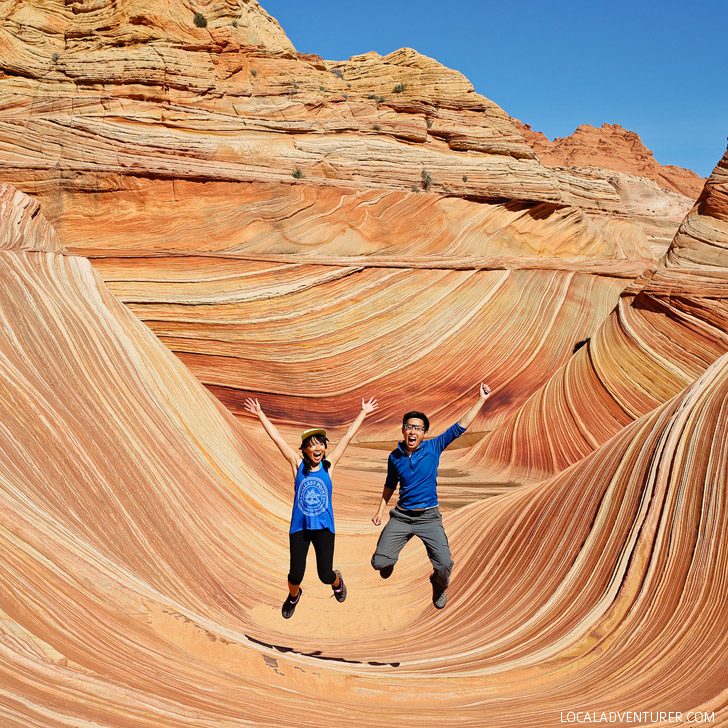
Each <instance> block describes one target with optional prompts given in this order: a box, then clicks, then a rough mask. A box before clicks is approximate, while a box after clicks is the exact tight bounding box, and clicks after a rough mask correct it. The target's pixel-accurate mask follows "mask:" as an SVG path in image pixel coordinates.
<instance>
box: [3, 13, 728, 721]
mask: <svg viewBox="0 0 728 728" xmlns="http://www.w3.org/2000/svg"><path fill="white" fill-rule="evenodd" d="M196 13H199V14H200V15H201V16H202V17H201V18H200V17H198V18H197V23H198V24H196V21H195V14H196ZM0 18H1V19H2V22H1V23H0V50H1V51H2V56H3V61H4V62H3V64H2V70H0V164H1V165H2V176H3V179H4V180H7V181H9V182H12V183H13V184H14V185H15V186H16V187H18V188H20V189H22V190H24V191H25V192H27V193H29V194H30V195H32V198H33V199H29V198H28V197H25V196H24V195H23V194H21V193H20V192H18V191H17V190H15V189H13V188H11V187H8V186H2V187H0V212H2V215H0V225H1V227H0V258H2V260H1V261H0V263H2V265H0V275H1V276H2V286H0V363H1V365H2V370H3V378H2V380H0V513H2V521H0V559H1V561H0V563H1V564H2V568H0V661H1V663H2V667H1V668H0V670H1V672H2V678H3V679H2V680H0V724H1V725H2V726H3V728H4V726H5V725H7V726H9V727H10V728H28V727H29V726H33V727H34V728H36V727H38V726H40V727H41V728H57V727H58V726H68V727H69V728H78V727H79V726H109V727H114V728H116V727H117V726H118V727H120V728H121V727H128V728H131V727H132V726H133V727H134V728H136V727H137V726H149V728H168V727H169V728H172V727H174V728H178V727H179V728H181V727H182V726H185V727H189V726H195V728H201V727H204V728H220V727H221V726H222V727H226V726H231V727H232V726H245V725H251V726H256V727H258V726H276V727H277V726H284V725H285V726H288V725H294V726H296V725H299V726H304V725H317V726H318V725H335V726H344V725H347V726H348V725H351V726H367V727H369V726H382V728H385V727H386V728H390V727H391V726H392V725H407V726H410V725H411V726H415V725H417V726H420V725H423V724H428V723H437V724H438V725H439V724H442V723H444V724H446V725H458V726H470V727H472V728H483V726H504V727H505V726H508V727H512V726H519V727H520V726H523V727H524V728H526V727H528V728H530V727H532V726H550V725H553V726H557V725H563V722H564V717H563V716H564V715H567V714H568V712H569V711H585V710H589V711H600V712H601V711H607V712H609V711H625V710H640V711H654V715H656V716H658V712H659V711H665V710H672V711H675V710H681V711H683V713H684V714H686V713H687V711H688V710H695V709H698V710H706V711H709V712H710V711H716V716H717V720H716V721H715V723H714V724H716V725H721V724H722V725H726V724H728V721H726V719H725V717H724V715H723V711H724V706H725V703H726V702H727V701H728V696H727V695H726V692H725V686H726V684H728V681H727V680H726V678H727V677H728V675H727V674H726V672H727V669H726V668H727V663H726V658H725V654H726V650H725V641H726V636H725V629H724V624H725V621H726V620H725V617H726V614H725V612H726V603H727V601H728V600H726V594H725V584H724V580H723V579H722V577H721V574H722V573H723V572H724V571H725V553H724V547H723V544H724V542H725V508H724V503H723V501H722V493H723V492H724V491H725V487H726V468H725V462H724V460H725V457H724V452H725V446H724V443H725V439H726V432H725V430H726V417H725V412H724V410H725V408H724V405H723V403H724V401H725V395H726V388H727V387H728V363H727V362H726V359H725V356H722V355H723V353H724V352H725V351H726V348H728V347H726V339H725V331H726V321H725V318H726V317H725V311H724V308H725V306H724V303H725V294H724V287H725V273H724V271H725V260H724V255H725V250H724V247H725V239H726V238H725V234H726V231H725V225H726V213H725V200H726V192H725V178H726V167H725V161H724V162H723V163H721V165H720V166H719V167H718V169H717V170H716V172H715V173H714V175H713V177H711V180H710V182H709V184H708V186H707V187H706V190H705V192H704V193H703V195H702V196H701V197H700V199H699V201H698V203H697V206H696V207H695V209H694V210H693V212H692V213H691V214H690V215H689V216H688V218H687V219H686V220H685V222H684V223H683V225H682V227H681V228H680V231H679V233H678V234H677V236H675V238H674V241H673V242H672V245H671V247H670V250H669V252H668V254H667V256H665V258H664V259H663V260H662V261H661V262H659V264H658V259H659V258H661V256H662V255H663V253H664V252H665V250H666V249H667V246H668V244H670V241H672V240H673V237H674V233H675V230H676V229H677V226H678V224H679V221H680V219H681V218H682V216H683V215H684V213H685V212H687V211H688V210H689V209H690V207H691V206H692V205H693V202H694V199H693V197H691V195H693V196H694V193H693V192H691V191H690V190H683V188H679V189H680V190H683V191H686V192H689V193H690V194H689V195H685V194H682V193H681V192H680V191H675V190H674V189H672V188H671V189H665V187H664V186H662V185H661V183H660V182H659V181H655V179H654V178H652V177H650V176H649V175H647V176H642V172H641V170H639V169H637V170H635V169H631V168H630V169H627V170H624V171H614V170H613V169H609V167H608V165H606V164H605V165H604V166H600V164H602V162H600V163H599V164H596V165H594V164H586V165H585V166H580V165H582V164H583V163H582V162H578V163H577V162H574V163H572V162H571V161H570V162H569V163H568V164H565V165H555V166H551V165H550V163H549V162H548V161H546V160H543V159H539V153H538V152H537V151H535V150H534V148H533V147H532V146H531V145H530V144H529V143H528V140H527V138H526V137H524V135H523V133H522V131H521V130H520V129H519V127H518V125H517V124H516V123H515V122H514V120H512V119H511V118H510V117H509V116H508V114H507V113H506V112H505V111H503V110H502V109H500V108H499V107H498V106H497V105H496V104H494V103H493V102H492V101H490V100H488V99H486V98H484V97H482V96H479V95H478V94H475V92H474V91H473V89H472V87H471V85H470V84H469V82H468V81H467V79H465V78H464V77H463V76H462V75H461V74H459V73H458V72H457V71H453V70H450V69H447V68H444V67H443V66H442V65H440V64H439V63H437V62H436V61H434V60H433V59H429V58H426V57H424V56H422V55H420V54H418V53H417V52H415V51H413V50H411V49H402V50H400V51H397V52H395V53H392V54H389V55H388V56H385V57H381V56H379V55H377V54H373V53H372V54H364V55H362V56H357V57H354V58H351V59H349V60H348V61H341V62H334V61H325V60H322V59H320V58H319V57H317V56H313V55H306V56H304V55H300V54H297V53H296V51H295V49H294V48H293V46H292V45H291V43H290V41H289V40H288V39H287V38H286V36H285V34H284V33H283V31H282V30H281V29H280V27H279V26H278V24H277V23H276V22H275V21H274V20H273V19H272V18H270V17H269V16H268V15H267V13H265V11H264V10H263V9H262V8H261V7H260V6H259V5H258V4H257V3H255V2H246V1H241V2H222V1H221V0H209V1H208V2H206V3H204V4H203V3H199V4H198V5H196V6H192V5H189V4H186V3H183V2H160V3H155V4H154V9H153V12H152V11H151V10H150V7H149V5H148V4H146V3H140V2H133V1H132V0H122V1H121V2H105V1H104V0H100V1H99V2H86V1H84V0H75V1H74V2H65V3H64V2H61V1H60V0H53V1H51V0H46V1H45V2H36V3H28V2H23V1H22V0H21V1H19V2H5V3H0ZM586 161H589V160H586ZM592 161H593V160H592ZM39 204H40V207H39ZM40 209H42V210H43V213H44V214H45V215H46V216H47V217H48V219H49V220H50V222H51V223H52V225H53V228H54V229H55V230H56V231H57V233H58V237H56V234H55V233H54V232H53V229H52V228H51V227H50V225H49V224H48V223H47V222H46V220H45V219H44V217H43V215H42V214H40ZM119 301H122V302H123V303H125V304H127V306H126V307H125V306H124V305H122V303H120V302H119ZM615 305H616V306H617V309H616V310H615V311H614V312H613V313H612V314H611V315H610V312H611V311H612V310H613V309H614V307H615ZM140 319H141V320H142V321H143V322H144V323H145V324H146V326H145V325H144V324H142V323H140ZM154 334H156V335H157V336H156V337H155V335H154ZM587 339H588V340H589V343H588V344H586V345H583V346H581V348H579V346H580V344H582V343H583V342H584V341H586V340H587ZM163 344H164V345H166V346H163ZM575 349H577V351H576V354H574V350H575ZM170 350H171V351H173V352H174V353H175V354H176V356H174V355H173V354H171V353H170ZM483 378H485V379H487V380H488V382H489V383H490V384H491V386H492V388H493V390H494V393H493V396H492V398H491V400H490V402H489V403H488V406H487V408H486V409H485V411H484V412H483V414H482V415H481V416H480V417H479V419H478V420H477V422H476V423H475V425H474V426H473V427H472V428H471V432H469V433H467V435H466V436H464V437H463V438H462V439H461V440H460V441H459V442H458V443H457V444H456V446H457V448H461V447H462V446H473V447H472V449H470V450H463V449H455V448H454V449H453V450H452V451H451V452H448V453H446V456H445V457H444V458H443V467H442V468H441V473H440V476H441V477H440V497H441V504H442V507H443V510H444V512H445V514H446V519H447V527H448V532H449V534H450V539H451V543H452V546H453V550H454V557H455V560H456V571H455V577H454V580H453V585H452V588H451V590H450V593H449V598H448V606H447V608H446V610H445V611H444V612H436V611H435V610H434V608H433V607H432V606H431V605H430V601H429V600H430V589H429V582H428V581H427V574H428V569H427V564H426V562H425V559H424V555H423V552H422V551H421V549H416V548H414V546H412V547H410V548H409V549H408V550H407V551H405V553H404V554H403V558H402V559H401V561H400V562H399V563H398V566H397V570H396V572H395V574H394V576H393V577H392V578H391V579H390V580H388V581H387V582H384V581H382V580H381V579H379V577H378V576H377V575H376V574H375V573H374V572H373V571H372V570H371V569H370V567H369V566H368V561H369V558H370V555H371V552H372V550H373V548H374V544H375V542H376V538H377V529H375V528H374V527H373V526H372V525H371V523H370V521H369V518H370V516H371V515H372V511H373V510H374V507H375V505H376V503H377V500H378V498H379V494H380V493H381V486H382V482H383V479H384V473H385V462H386V461H385V458H386V448H387V447H388V446H390V445H391V444H392V443H393V442H394V440H395V439H396V438H397V435H398V424H399V421H400V417H401V415H402V412H403V411H404V410H406V409H409V408H410V407H413V408H417V409H424V410H425V411H427V412H428V413H429V414H430V416H431V420H432V422H433V430H435V431H439V430H441V429H443V428H444V427H446V426H447V425H449V424H450V423H451V422H452V421H453V420H455V419H456V418H457V417H458V416H459V415H461V414H462V412H463V411H464V410H465V409H466V408H467V407H468V406H469V405H470V404H471V403H472V400H473V398H474V395H475V391H476V386H477V382H478V381H480V380H481V379H483ZM201 382H202V384H204V385H205V386H206V387H207V389H205V388H204V387H203V386H202V385H201V384H200V383H201ZM686 388H687V389H686ZM211 393H212V394H214V395H215V396H214V397H213V396H212V395H211ZM248 395H254V396H257V397H259V398H260V399H261V402H262V403H263V404H264V406H265V408H266V411H268V412H269V414H270V415H271V416H272V417H273V418H274V419H275V421H276V422H277V423H279V425H280V426H281V428H282V429H283V431H284V434H285V435H286V437H288V438H290V439H291V442H295V438H296V437H297V435H298V433H299V432H300V428H301V426H302V425H305V426H311V425H326V426H327V427H329V428H330V430H331V434H332V435H333V437H334V440H336V439H337V438H338V437H340V436H341V434H342V433H343V431H344V427H345V426H346V424H347V423H348V422H349V421H351V420H352V419H353V417H354V416H355V414H356V412H357V409H358V402H359V398H360V397H361V396H371V395H376V396H378V397H379V400H380V403H381V408H380V410H379V411H378V412H377V413H376V414H375V415H374V416H372V417H371V418H368V419H367V421H366V422H365V425H364V427H363V428H362V430H361V433H360V437H359V440H360V442H359V445H360V446H359V447H352V448H351V450H350V451H349V452H348V453H347V456H346V458H345V459H344V460H343V461H342V464H341V467H340V470H339V471H338V473H337V475H336V484H335V492H336V495H335V498H336V502H335V508H336V514H337V531H338V533H339V537H338V540H337V557H336V559H337V566H338V567H339V568H342V570H343V571H344V574H345V576H346V579H347V584H348V585H349V589H350V596H349V598H348V600H347V601H346V602H345V603H344V604H343V605H341V604H338V603H336V602H335V601H334V600H333V599H330V596H331V594H330V591H329V590H328V589H327V588H326V587H323V586H322V585H319V584H318V583H317V582H316V581H315V578H314V577H313V575H312V574H310V573H309V575H307V578H306V581H305V584H304V589H305V592H306V596H305V598H304V601H303V602H302V604H301V606H300V607H299V609H298V610H297V613H296V615H295V619H293V620H290V621H284V620H282V618H281V617H280V604H281V602H282V599H283V597H284V595H285V575H286V571H287V537H286V531H287V524H288V514H289V512H290V474H289V473H288V472H287V469H286V468H285V467H282V466H281V463H280V462H279V460H280V455H279V454H278V453H277V451H276V450H275V447H274V446H273V445H272V444H271V443H270V442H269V440H268V439H267V438H266V437H265V435H264V434H263V432H262V430H261V428H260V427H259V425H257V423H253V422H251V420H250V419H248V418H246V417H242V416H238V417H236V416H235V415H240V405H241V401H242V399H243V398H244V397H246V396H248ZM481 438H482V441H480V442H479V440H481ZM569 466H570V467H569ZM532 481H538V482H534V483H533V484H530V485H529V484H528V483H531V482H532ZM524 483H525V484H526V485H525V486H524ZM508 491H510V492H508ZM494 494H503V495H502V496H501V497H496V498H489V499H487V498H488V497H489V496H492V495H494ZM486 499H487V500H486ZM686 666H687V667H686ZM686 671H688V672H689V677H690V679H686ZM642 722H643V723H646V722H649V721H648V720H644V721H642ZM651 722H652V723H653V724H659V723H660V722H661V719H660V718H659V716H658V717H655V718H652V719H651ZM662 722H663V723H664V721H662Z"/></svg>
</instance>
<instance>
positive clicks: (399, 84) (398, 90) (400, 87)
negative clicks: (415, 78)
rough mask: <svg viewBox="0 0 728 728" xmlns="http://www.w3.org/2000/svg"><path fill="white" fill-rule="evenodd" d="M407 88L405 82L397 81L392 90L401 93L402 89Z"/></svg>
mask: <svg viewBox="0 0 728 728" xmlns="http://www.w3.org/2000/svg"><path fill="white" fill-rule="evenodd" d="M406 90H407V84H406V83H398V84H397V85H396V86H395V87H394V88H393V89H392V91H394V93H396V94H401V93H402V92H403V91H406Z"/></svg>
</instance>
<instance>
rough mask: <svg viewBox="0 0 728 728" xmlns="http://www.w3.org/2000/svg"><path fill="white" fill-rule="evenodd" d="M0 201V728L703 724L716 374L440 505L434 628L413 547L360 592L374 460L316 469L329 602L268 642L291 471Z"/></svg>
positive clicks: (714, 588)
mask: <svg viewBox="0 0 728 728" xmlns="http://www.w3.org/2000/svg"><path fill="white" fill-rule="evenodd" d="M0 199H2V200H3V203H2V204H3V206H4V211H5V214H4V215H3V217H2V227H1V228H0V241H1V242H2V245H1V247H2V251H0V257H1V258H2V261H1V262H2V265H1V266H0V275H1V276H2V286H1V287H0V311H1V312H2V325H1V326H0V366H1V367H2V374H3V376H2V385H1V386H0V423H2V427H0V514H2V518H1V520H0V559H1V562H2V569H0V664H1V665H2V675H3V680H2V683H1V684H0V695H2V703H1V704H2V720H3V725H4V726H9V727H10V728H20V727H21V726H22V727H23V728H25V727H26V726H34V727H40V728H57V727H58V726H80V725H93V726H104V727H106V726H109V727H112V726H113V727H114V728H116V727H119V728H121V727H131V726H140V725H145V726H150V727H151V726H154V728H168V727H169V728H172V727H174V728H181V727H182V726H190V725H194V726H210V728H212V727H213V726H214V727H215V728H218V727H221V726H225V727H227V726H230V727H233V726H246V725H247V726H252V725H254V726H261V725H267V726H283V725H294V726H295V725H300V726H303V725H323V724H334V725H351V726H382V727H385V726H391V725H406V726H416V725H422V723H423V722H427V721H429V720H433V719H435V718H436V719H437V721H438V722H446V723H448V724H456V725H461V726H470V727H472V728H480V727H481V726H483V725H488V726H504V727H505V726H524V727H526V726H533V725H539V726H552V725H553V726H558V725H562V724H563V720H564V718H563V716H565V715H566V714H567V713H568V711H575V710H579V711H592V712H594V711H596V712H597V713H601V712H602V711H627V710H629V711H637V710H638V711H652V712H653V714H654V715H655V716H656V717H655V719H654V720H653V721H652V724H661V722H660V721H659V720H658V719H657V716H658V714H659V711H665V710H667V709H668V708H667V706H668V705H669V709H670V710H674V711H682V712H683V714H686V713H687V711H690V710H701V711H706V712H708V713H711V712H715V717H716V720H715V721H714V723H713V724H715V725H726V722H727V721H726V720H725V718H724V715H725V709H726V702H728V695H727V694H726V691H725V685H726V684H728V683H727V679H728V660H726V644H725V641H726V634H725V628H724V625H725V621H726V618H727V617H728V614H727V613H726V612H727V610H728V602H727V601H726V598H725V584H724V581H723V580H722V579H721V578H720V575H721V574H722V573H723V572H724V571H725V558H726V554H725V549H724V547H723V545H724V544H725V542H726V536H727V535H728V534H727V533H726V528H727V526H728V523H727V522H726V508H725V503H724V498H723V493H724V492H725V489H726V485H728V483H726V472H727V471H726V458H725V442H726V438H728V415H727V413H726V408H725V401H726V396H727V395H728V357H726V356H724V357H722V358H720V359H718V360H717V361H716V362H715V363H714V364H713V365H712V366H710V367H709V368H708V369H707V371H705V372H704V373H703V374H702V376H700V377H699V378H698V379H697V381H695V382H694V383H693V384H692V385H691V386H690V387H689V388H688V389H686V390H683V391H682V392H681V393H679V394H678V395H677V396H675V397H673V398H672V399H670V400H668V401H667V402H666V403H665V404H663V405H661V406H660V407H658V408H657V409H655V410H654V411H652V412H651V413H650V414H648V415H645V416H643V417H641V418H639V419H637V420H636V421H634V422H633V423H632V424H631V425H629V426H628V427H627V428H625V429H624V430H622V431H621V432H620V433H618V434H617V435H616V436H615V437H614V438H612V439H611V440H609V441H608V442H607V443H605V444H604V445H603V446H602V447H601V448H599V449H598V450H596V452H594V453H593V454H592V455H590V456H589V457H587V458H586V459H584V460H583V461H582V462H580V463H578V464H577V465H575V466H574V467H573V468H570V469H569V470H567V471H565V472H564V473H562V474H560V475H557V476H556V477H554V478H552V479H551V480H547V481H545V482H543V483H539V484H537V485H535V486H527V487H525V488H521V489H520V490H519V491H518V492H516V493H512V494H509V495H506V496H503V497H500V498H494V499H490V500H489V501H486V502H478V501H477V500H476V501H474V502H473V503H471V504H470V505H468V506H466V507H464V508H460V509H458V510H455V511H453V512H450V513H449V514H448V515H447V525H448V530H449V534H450V539H451V542H452V544H453V549H454V558H455V561H456V571H455V577H454V580H453V585H452V587H451V589H450V594H449V599H448V606H447V608H446V610H445V611H443V612H438V611H436V610H435V609H434V608H433V607H432V606H431V605H430V604H429V601H428V600H429V584H428V583H427V578H426V577H427V567H426V564H425V560H424V555H423V554H422V553H419V552H418V551H416V550H415V549H412V550H410V551H407V552H406V553H405V555H404V558H403V559H402V560H401V561H400V563H399V564H398V566H397V569H396V571H395V574H394V575H393V577H392V578H391V579H390V580H388V581H387V582H383V581H382V580H381V579H379V577H378V576H377V575H376V574H375V573H374V572H373V571H372V570H371V569H370V568H369V566H368V563H367V562H368V558H369V555H370V552H371V550H372V548H373V545H374V543H375V540H376V531H375V529H374V528H373V527H371V526H370V525H368V523H369V521H368V517H369V515H370V513H369V511H370V510H371V508H370V507H369V506H370V505H371V498H372V494H375V493H376V490H377V489H378V487H380V486H381V478H382V476H383V458H384V453H382V452H381V451H373V453H374V455H372V454H369V455H367V454H366V453H365V452H364V451H361V452H358V453H357V452H356V451H353V452H352V454H351V455H349V456H348V457H347V459H346V460H345V461H343V462H342V466H341V469H340V470H339V472H338V475H337V476H336V477H337V482H336V493H337V495H336V498H337V501H336V509H337V526H338V529H337V530H338V532H339V538H338V547H337V564H338V565H339V566H340V567H341V568H342V569H343V570H344V573H345V574H346V576H347V583H348V585H349V598H348V599H347V601H346V602H345V603H344V604H338V603H336V602H335V601H334V600H332V599H330V598H329V597H330V590H328V588H327V587H324V586H322V585H317V584H316V583H314V582H313V581H312V580H309V581H307V582H306V586H305V587H304V588H305V591H306V594H305V597H304V598H303V600H302V603H301V605H300V606H299V608H298V610H297V613H296V615H295V617H294V619H292V620H290V621H289V622H285V621H284V620H282V619H281V617H280V602H281V597H282V595H283V592H284V588H285V587H283V585H284V579H285V571H286V565H287V564H286V524H287V511H288V509H289V507H290V504H289V486H288V484H287V483H288V478H289V477H290V475H289V474H287V473H286V472H285V468H279V467H278V460H277V459H276V458H275V457H274V455H273V451H272V448H271V446H270V445H269V443H268V442H267V441H266V439H265V438H264V436H263V435H262V433H261V432H260V429H259V427H256V426H253V425H248V424H245V425H243V424H241V423H238V422H237V421H236V420H235V419H234V418H233V417H232V416H231V415H230V414H229V413H228V412H227V411H226V410H225V409H224V408H223V407H222V406H221V405H220V404H219V403H218V402H217V401H216V400H215V399H214V398H213V397H212V396H211V395H210V394H209V393H208V392H207V391H206V390H205V389H204V388H203V387H202V386H201V385H200V384H199V383H198V382H197V381H196V380H195V378H194V377H192V375H191V374H190V373H189V372H188V371H187V370H186V368H185V367H184V366H183V365H182V364H181V363H180V362H179V360H178V359H177V358H175V357H174V356H173V355H172V354H171V353H170V352H169V351H168V350H167V349H166V348H165V347H164V346H162V345H161V344H160V343H159V342H158V341H157V340H156V338H155V337H154V336H153V334H152V333H151V332H150V331H149V330H148V328H146V327H145V326H144V325H143V324H141V323H140V322H139V321H138V320H137V319H136V318H135V317H134V316H133V315H132V314H131V313H130V312H129V311H128V310H127V309H126V308H125V307H123V306H122V305H121V304H120V303H118V302H117V301H116V300H115V298H114V297H113V296H112V295H111V294H110V293H109V291H108V290H107V289H106V287H105V286H104V284H103V283H102V281H101V279H100V277H99V276H98V274H96V273H95V272H94V270H93V269H92V267H91V265H90V264H89V262H88V261H87V260H85V259H83V258H81V257H77V256H73V255H68V254H64V253H63V252H62V251H59V250H58V248H57V242H56V241H55V240H54V238H53V235H52V232H51V231H50V229H49V228H48V227H47V226H45V225H44V224H43V221H42V218H41V217H40V216H39V215H37V214H36V215H35V216H34V217H32V216H33V210H34V207H33V204H32V203H30V202H28V201H27V199H26V198H24V197H23V196H21V195H19V194H18V193H15V192H14V191H13V190H11V189H9V188H7V187H2V188H0ZM7 200H12V202H7ZM18 224H20V226H21V227H23V228H25V229H26V230H28V231H30V235H31V237H32V238H34V242H33V245H32V247H34V248H35V249H34V250H29V249H28V247H29V246H27V245H25V244H24V241H23V240H22V239H20V238H18V235H17V228H18ZM496 397H497V394H496V395H494V401H496V399H495V398H496ZM352 405H353V406H354V408H355V406H356V403H355V402H352ZM340 431H341V430H338V431H337V432H340ZM375 456H376V457H375ZM282 587H283V588H282ZM686 664H690V665H691V666H692V668H691V670H690V679H689V680H688V679H685V665H686ZM663 723H664V721H663Z"/></svg>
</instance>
